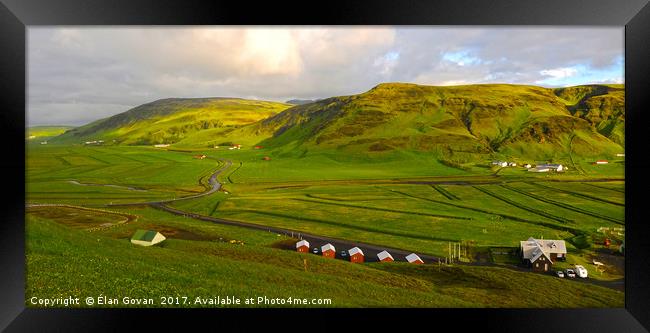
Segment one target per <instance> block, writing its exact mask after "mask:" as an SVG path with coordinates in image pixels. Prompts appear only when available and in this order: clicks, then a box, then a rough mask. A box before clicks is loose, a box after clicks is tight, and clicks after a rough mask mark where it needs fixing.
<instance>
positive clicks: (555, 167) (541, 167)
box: [492, 161, 567, 172]
mask: <svg viewBox="0 0 650 333" xmlns="http://www.w3.org/2000/svg"><path fill="white" fill-rule="evenodd" d="M492 165H497V166H500V167H502V168H505V167H516V166H517V163H515V162H508V161H492ZM522 166H523V167H524V168H526V169H528V171H530V172H549V171H555V172H562V171H564V170H567V167H566V166H564V165H562V164H548V163H544V164H538V165H534V166H533V165H532V164H529V163H526V164H524V165H522Z"/></svg>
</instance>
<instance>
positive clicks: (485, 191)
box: [473, 186, 574, 227]
mask: <svg viewBox="0 0 650 333" xmlns="http://www.w3.org/2000/svg"><path fill="white" fill-rule="evenodd" d="M473 187H474V188H475V189H477V190H479V191H481V192H483V193H485V194H487V195H489V196H491V197H493V198H495V199H498V200H501V201H503V202H505V203H507V204H510V205H512V206H515V207H517V208H519V209H523V210H526V211H529V212H531V213H534V214H537V215H539V216H542V217H546V218H548V219H551V220H553V221H557V222H560V223H574V221H572V220H569V219H565V218H563V217H560V216H556V215H553V214H550V213H547V212H545V211H543V210H539V209H535V208H531V207H526V206H525V205H522V204H520V203H518V202H516V201H513V200H510V199H508V198H506V197H504V196H501V195H498V194H496V193H494V192H492V191H489V190H486V189H484V188H481V187H480V186H473ZM556 227H557V226H556Z"/></svg>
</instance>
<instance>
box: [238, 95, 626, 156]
mask: <svg viewBox="0 0 650 333" xmlns="http://www.w3.org/2000/svg"><path fill="white" fill-rule="evenodd" d="M623 100H624V90H623V88H622V86H581V87H572V88H565V89H548V88H542V87H536V86H524V85H506V84H486V85H466V86H452V87H435V86H421V85H415V84H403V83H388V84H380V85H378V86H376V87H374V88H373V89H371V90H370V91H368V92H365V93H363V94H359V95H354V96H343V97H332V98H328V99H325V100H321V101H317V102H314V103H310V104H305V105H298V106H295V107H292V108H290V109H287V110H285V111H284V112H281V113H279V114H277V115H274V116H272V117H270V118H268V119H264V120H262V121H260V122H258V123H256V124H252V125H249V126H247V127H246V128H245V129H242V131H241V132H240V134H241V135H242V136H247V135H251V134H252V133H257V134H258V135H259V137H260V139H262V138H264V140H261V141H262V143H261V144H263V145H265V146H269V147H277V148H279V147H285V148H284V149H285V150H286V149H287V148H286V147H290V148H289V149H291V150H294V151H300V152H304V151H305V150H309V151H313V150H315V149H324V150H331V149H335V150H338V151H344V152H345V151H348V152H364V153H373V152H374V153H380V152H386V151H393V150H400V151H420V152H422V151H424V152H433V153H436V154H438V155H439V156H440V157H441V158H442V159H444V160H449V161H452V162H453V161H455V160H457V161H459V162H462V161H463V160H468V159H472V157H471V156H476V155H477V154H497V155H500V154H501V155H506V156H522V157H530V158H535V159H553V158H568V156H570V155H572V154H573V155H577V156H584V157H595V156H603V155H605V156H609V155H612V154H615V153H616V152H621V151H622V150H623V148H622V147H621V145H622V144H623V143H624V139H623V137H624V132H623V130H624V114H625V109H624V103H623ZM297 147H300V149H297Z"/></svg>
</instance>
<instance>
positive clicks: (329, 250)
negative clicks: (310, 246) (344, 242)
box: [320, 243, 336, 258]
mask: <svg viewBox="0 0 650 333" xmlns="http://www.w3.org/2000/svg"><path fill="white" fill-rule="evenodd" d="M320 251H321V253H322V254H323V257H325V258H334V257H336V248H334V245H332V244H330V243H327V244H325V245H323V246H321V248H320Z"/></svg>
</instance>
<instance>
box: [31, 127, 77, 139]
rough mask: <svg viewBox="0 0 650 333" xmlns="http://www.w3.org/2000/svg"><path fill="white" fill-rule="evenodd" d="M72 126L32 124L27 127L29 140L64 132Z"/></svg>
mask: <svg viewBox="0 0 650 333" xmlns="http://www.w3.org/2000/svg"><path fill="white" fill-rule="evenodd" d="M69 129H72V126H31V127H28V128H27V133H26V136H27V139H28V140H42V139H47V138H51V137H55V136H57V135H61V134H63V133H64V132H65V131H67V130H69Z"/></svg>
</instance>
